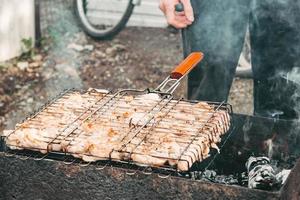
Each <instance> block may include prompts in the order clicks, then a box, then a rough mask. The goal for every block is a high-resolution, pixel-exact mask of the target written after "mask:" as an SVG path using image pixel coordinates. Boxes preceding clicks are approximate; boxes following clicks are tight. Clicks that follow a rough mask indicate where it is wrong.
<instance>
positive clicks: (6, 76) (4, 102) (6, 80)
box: [0, 61, 40, 131]
mask: <svg viewBox="0 0 300 200" xmlns="http://www.w3.org/2000/svg"><path fill="white" fill-rule="evenodd" d="M5 65H8V66H5V67H4V66H2V67H0V74H1V76H0V131H1V130H2V129H3V127H2V126H3V123H4V115H5V114H6V113H7V112H9V111H11V110H14V109H16V108H15V106H14V103H15V101H18V91H20V90H21V89H22V88H24V87H26V86H27V87H29V85H32V84H34V83H36V82H39V80H40V73H39V72H38V71H37V70H32V71H30V72H29V71H27V70H21V69H20V68H18V67H17V66H16V65H17V62H16V61H12V62H11V63H9V64H5Z"/></svg>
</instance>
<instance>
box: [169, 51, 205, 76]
mask: <svg viewBox="0 0 300 200" xmlns="http://www.w3.org/2000/svg"><path fill="white" fill-rule="evenodd" d="M203 57H204V55H203V53H202V52H193V53H191V54H190V55H189V56H188V57H187V58H186V59H185V60H183V61H182V62H181V63H180V64H179V65H178V66H177V67H176V68H175V69H174V70H173V71H172V72H171V76H170V77H171V78H172V79H180V78H181V77H182V76H184V75H186V73H188V72H190V71H191V70H192V69H193V68H194V67H195V66H196V65H197V64H198V63H200V62H201V60H202V59H203Z"/></svg>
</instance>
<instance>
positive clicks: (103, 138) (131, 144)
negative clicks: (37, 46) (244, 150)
mask: <svg viewBox="0 0 300 200" xmlns="http://www.w3.org/2000/svg"><path fill="white" fill-rule="evenodd" d="M105 95H106V96H104V95H98V93H97V92H96V91H90V93H86V94H80V93H78V92H74V93H71V94H68V95H66V96H64V97H63V98H61V99H59V100H57V102H56V103H55V104H53V105H50V106H48V107H47V108H46V110H45V111H43V112H41V113H39V114H38V115H37V116H35V117H34V118H33V119H30V120H27V121H25V122H24V123H22V124H19V125H18V126H17V127H18V129H17V130H16V131H15V132H13V133H12V134H10V133H11V132H9V131H7V132H5V135H6V136H8V135H9V134H10V135H9V137H7V138H6V144H7V145H8V146H9V147H10V148H12V149H23V148H24V149H32V150H37V151H41V152H42V153H47V152H48V151H63V152H69V153H71V154H72V155H74V157H78V158H81V159H83V160H85V161H87V162H94V161H97V160H103V159H104V160H107V159H112V160H131V161H133V162H135V163H139V164H143V165H150V166H157V167H159V166H172V167H177V169H178V170H180V171H187V170H189V169H190V167H191V166H192V165H193V164H194V163H195V162H198V161H200V162H201V161H202V160H203V159H205V158H206V157H208V156H209V152H210V148H215V149H218V146H217V145H216V143H218V142H220V140H221V136H222V135H223V134H224V133H226V132H227V131H228V130H229V128H230V116H229V114H228V113H227V111H225V110H217V111H215V110H214V107H213V106H210V105H209V104H207V103H205V102H200V103H197V104H191V103H189V102H185V101H181V102H179V103H178V104H176V106H175V109H171V110H170V111H169V112H167V110H168V109H169V108H172V107H171V106H172V105H175V103H176V101H171V103H170V104H168V105H167V106H165V107H164V108H162V109H160V108H161V105H163V104H164V103H165V102H166V100H162V99H161V97H160V96H159V95H157V94H153V93H150V94H146V95H140V96H136V97H135V98H134V97H133V96H124V97H121V101H118V102H116V103H115V104H114V105H111V107H109V106H107V107H103V109H104V110H103V111H102V110H100V111H98V112H96V113H94V114H93V115H92V116H89V115H90V114H91V113H92V111H93V109H96V108H97V107H99V105H101V104H99V103H97V104H95V103H96V102H97V100H98V99H100V98H103V101H106V100H108V99H109V98H111V95H109V94H105ZM95 97H96V98H95ZM107 108H109V109H107ZM85 111H86V113H83V112H85ZM104 111H105V112H104ZM88 116H89V117H88ZM87 117H88V118H87ZM85 118H87V119H86V120H84V121H83V119H85ZM152 118H153V119H152ZM71 122H72V125H70V126H68V124H69V123H71ZM82 122H83V123H82ZM146 122H149V123H148V124H147V126H145V127H144V128H143V129H142V130H140V128H141V126H142V125H144V124H145V123H146ZM154 123H155V124H154ZM35 127H38V128H35Z"/></svg>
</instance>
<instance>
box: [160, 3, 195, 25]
mask: <svg viewBox="0 0 300 200" xmlns="http://www.w3.org/2000/svg"><path fill="white" fill-rule="evenodd" d="M180 2H181V3H182V4H183V6H184V12H176V11H175V5H176V4H178V3H180ZM159 8H160V9H161V11H163V13H164V14H165V16H166V18H167V22H168V24H170V25H172V26H174V27H176V28H185V27H187V26H188V25H191V24H192V22H193V21H194V12H193V8H192V5H191V2H190V0H160V3H159Z"/></svg>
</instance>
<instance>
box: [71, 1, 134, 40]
mask: <svg viewBox="0 0 300 200" xmlns="http://www.w3.org/2000/svg"><path fill="white" fill-rule="evenodd" d="M74 8H75V13H76V15H77V16H78V18H79V21H80V24H81V25H82V28H83V30H84V31H85V32H86V33H87V34H88V35H89V36H91V37H93V38H95V39H99V40H103V39H111V38H113V37H114V36H115V35H117V34H118V33H119V32H120V31H121V30H122V29H123V28H124V26H125V25H126V23H127V22H128V20H129V18H130V16H131V13H132V11H133V8H134V4H133V0H74Z"/></svg>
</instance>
